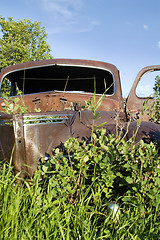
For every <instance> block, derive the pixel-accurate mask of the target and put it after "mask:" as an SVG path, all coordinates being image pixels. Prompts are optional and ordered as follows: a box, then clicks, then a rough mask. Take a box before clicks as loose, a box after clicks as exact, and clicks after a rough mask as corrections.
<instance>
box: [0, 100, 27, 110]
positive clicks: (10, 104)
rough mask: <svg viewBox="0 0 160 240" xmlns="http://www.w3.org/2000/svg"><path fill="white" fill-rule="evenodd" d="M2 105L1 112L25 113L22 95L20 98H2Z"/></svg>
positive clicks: (25, 108)
mask: <svg viewBox="0 0 160 240" xmlns="http://www.w3.org/2000/svg"><path fill="white" fill-rule="evenodd" d="M1 106H2V109H3V110H2V112H5V113H8V114H17V113H27V112H28V108H27V107H26V106H25V104H24V101H23V98H22V96H21V97H20V98H18V97H17V98H12V97H11V98H7V97H6V98H4V99H3V103H2V104H1Z"/></svg>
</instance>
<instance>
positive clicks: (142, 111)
mask: <svg viewBox="0 0 160 240" xmlns="http://www.w3.org/2000/svg"><path fill="white" fill-rule="evenodd" d="M156 76H160V65H154V66H148V67H145V68H143V69H142V70H141V71H140V72H139V73H138V75H137V77H136V79H135V81H134V83H133V86H132V88H131V91H130V93H129V95H128V98H127V100H126V111H127V115H128V119H131V120H136V119H141V120H143V121H149V118H150V117H149V115H148V113H149V111H150V109H151V108H152V106H153V103H154V101H155V98H154V96H153V94H154V91H153V87H154V86H155V78H156ZM139 90H140V91H139ZM138 91H139V93H138ZM145 93H146V94H145Z"/></svg>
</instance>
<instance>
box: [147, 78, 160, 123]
mask: <svg viewBox="0 0 160 240" xmlns="http://www.w3.org/2000/svg"><path fill="white" fill-rule="evenodd" d="M153 89H154V97H155V102H154V104H153V106H152V107H151V110H150V113H149V115H150V120H151V121H152V122H155V123H158V124H160V77H159V76H157V77H156V79H155V86H154V88H153Z"/></svg>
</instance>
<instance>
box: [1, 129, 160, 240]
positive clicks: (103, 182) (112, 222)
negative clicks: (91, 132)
mask: <svg viewBox="0 0 160 240" xmlns="http://www.w3.org/2000/svg"><path fill="white" fill-rule="evenodd" d="M98 134H99V137H98V138H96V136H94V144H93V143H91V144H86V143H82V144H78V143H77V141H76V140H75V139H70V140H68V142H66V143H65V147H64V149H63V151H64V152H65V153H66V152H67V153H68V155H70V156H72V159H68V161H70V160H72V161H75V164H74V165H73V166H72V165H71V163H70V164H68V165H67V158H66V156H63V153H64V152H61V151H60V149H55V150H54V151H53V152H54V157H53V158H51V159H49V160H48V161H44V160H42V163H41V164H40V166H39V170H37V172H36V173H35V176H34V177H33V179H32V181H30V182H29V181H28V182H27V181H25V180H21V179H19V176H18V175H17V176H14V175H13V169H12V167H11V166H10V165H9V164H7V163H3V164H2V165H1V166H0V239H5V240H9V239H16V240H18V239H20V240H28V239H31V240H34V239H39V240H42V239H56V240H57V239H65V240H67V239H68V240H72V239H73V240H76V239H77V240H80V239H83V240H93V239H116V240H120V239H129V240H130V239H134V240H142V239H143V240H145V239H154V240H155V239H157V240H158V239H159V236H160V169H159V168H157V166H159V165H158V164H159V163H160V158H159V154H158V152H157V150H156V148H155V146H154V145H153V144H144V143H143V142H140V145H136V146H133V145H132V142H131V141H130V142H128V143H125V142H123V141H122V142H123V144H120V142H119V140H117V139H116V138H114V137H113V136H107V137H105V135H104V132H103V130H102V131H101V132H99V133H98ZM105 141H106V142H105ZM93 148H94V150H93ZM86 156H88V157H86ZM100 156H101V157H100ZM104 156H106V157H104ZM60 159H61V162H60V164H59V161H60ZM84 160H85V161H84ZM56 161H58V162H57V163H56ZM110 163H111V164H110ZM57 164H59V165H57ZM83 164H84V165H83ZM105 164H106V166H108V168H107V171H106V170H105V169H106V168H105V167H104V166H105ZM91 166H92V170H93V172H92V175H91V173H88V172H89V169H91ZM56 169H57V172H55V171H56ZM63 179H64V181H62V180H63ZM66 182H67V183H66ZM75 186H76V187H77V188H75ZM107 187H108V190H106V189H107ZM121 188H122V189H123V191H122V189H121ZM73 189H74V190H73ZM107 191H108V192H107ZM113 201H115V202H117V203H118V204H119V206H120V211H121V214H120V216H119V220H116V219H114V218H113V217H112V212H111V210H110V208H109V203H110V202H113Z"/></svg>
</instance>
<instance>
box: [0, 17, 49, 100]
mask: <svg viewBox="0 0 160 240" xmlns="http://www.w3.org/2000/svg"><path fill="white" fill-rule="evenodd" d="M0 32H1V34H0V36H1V37H0V70H2V69H4V68H5V67H8V66H11V65H14V64H17V63H22V62H30V61H35V60H43V59H50V58H52V56H51V54H50V52H51V50H50V48H49V45H48V44H47V42H46V38H47V34H46V32H45V28H44V27H41V24H40V22H37V21H35V22H31V20H30V19H28V20H26V19H24V20H18V21H15V20H13V18H11V17H9V18H8V20H6V19H5V18H3V17H0ZM8 87H10V84H9V80H8V79H5V80H4V81H3V82H2V86H1V94H2V95H5V96H9V93H8Z"/></svg>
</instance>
